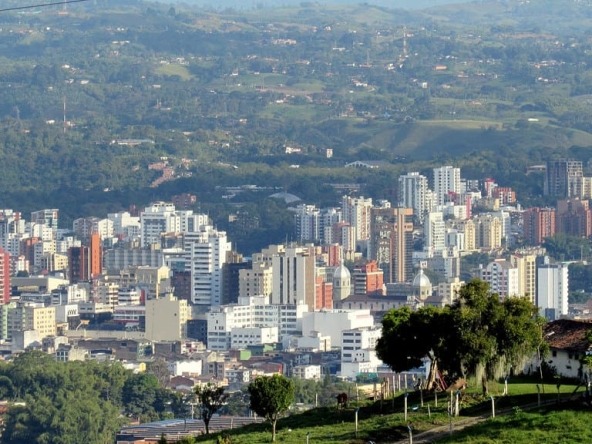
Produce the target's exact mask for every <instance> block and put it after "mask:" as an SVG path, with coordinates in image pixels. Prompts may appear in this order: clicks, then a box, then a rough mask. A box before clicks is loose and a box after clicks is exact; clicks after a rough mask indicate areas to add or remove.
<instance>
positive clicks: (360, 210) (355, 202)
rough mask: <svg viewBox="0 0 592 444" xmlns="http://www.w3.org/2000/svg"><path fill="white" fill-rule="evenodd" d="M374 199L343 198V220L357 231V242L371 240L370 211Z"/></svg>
mask: <svg viewBox="0 0 592 444" xmlns="http://www.w3.org/2000/svg"><path fill="white" fill-rule="evenodd" d="M371 209H372V198H367V199H365V198H364V197H363V196H362V197H350V196H343V199H342V207H341V211H342V213H343V220H344V221H345V222H348V223H349V224H350V225H351V226H352V227H354V228H355V230H356V241H367V240H368V239H370V220H371V217H370V210H371Z"/></svg>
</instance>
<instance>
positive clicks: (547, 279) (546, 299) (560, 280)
mask: <svg viewBox="0 0 592 444" xmlns="http://www.w3.org/2000/svg"><path fill="white" fill-rule="evenodd" d="M568 297H569V269H568V264H563V263H560V264H549V263H548V264H544V265H541V266H539V268H538V269H537V298H536V303H537V306H538V307H539V310H540V314H541V315H542V316H544V317H546V318H547V319H549V320H555V319H559V318H560V317H561V316H562V315H567V313H568Z"/></svg>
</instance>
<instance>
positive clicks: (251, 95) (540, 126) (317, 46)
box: [0, 0, 592, 219]
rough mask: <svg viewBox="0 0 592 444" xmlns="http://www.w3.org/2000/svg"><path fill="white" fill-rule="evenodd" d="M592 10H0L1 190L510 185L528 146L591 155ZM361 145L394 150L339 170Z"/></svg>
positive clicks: (66, 195) (29, 200)
mask: <svg viewBox="0 0 592 444" xmlns="http://www.w3.org/2000/svg"><path fill="white" fill-rule="evenodd" d="M591 10H592V9H591V8H590V5H588V4H587V3H586V2H572V1H570V0H563V1H561V2H551V3H549V1H547V0H538V1H532V2H528V3H526V4H522V3H521V2H496V1H485V2H479V3H478V4H473V3H464V4H457V5H448V4H447V5H443V6H442V5H441V6H434V7H432V8H430V9H424V10H421V11H417V10H413V11H412V10H409V11H403V10H400V9H390V8H388V7H386V6H374V5H368V4H359V3H356V4H342V5H335V4H331V5H329V4H326V3H314V2H310V3H298V4H297V5H292V4H290V3H287V2H282V5H281V7H277V8H275V7H274V8H267V7H266V8H261V9H245V10H241V11H237V10H223V11H218V10H213V9H207V10H205V9H200V8H193V7H190V6H188V5H187V4H175V5H174V6H170V5H168V4H167V5H163V4H159V3H143V2H137V1H132V0H126V1H115V0H106V1H104V2H101V4H100V7H99V6H98V5H95V4H94V2H87V3H81V4H76V5H72V6H70V7H69V8H68V9H67V10H66V11H64V10H63V8H61V7H51V8H45V9H39V10H30V11H25V12H22V13H16V12H15V13H6V14H3V15H1V16H0V35H1V36H2V39H1V40H0V50H1V54H2V62H3V63H2V68H0V84H2V86H3V87H2V88H1V89H0V97H1V99H2V100H0V128H2V131H1V132H0V160H1V162H0V187H2V189H3V190H5V193H4V205H5V206H14V205H16V204H18V205H20V206H21V207H24V208H23V210H24V211H27V210H29V209H30V208H34V207H36V206H38V205H40V202H44V205H45V204H47V205H52V206H60V207H61V208H63V207H64V205H65V206H66V208H64V210H63V211H64V212H63V214H64V216H65V217H66V219H67V218H68V217H69V216H68V215H72V216H74V215H76V216H79V215H81V214H80V211H82V212H84V213H86V214H88V212H98V213H102V212H106V211H111V210H114V209H119V208H124V207H126V206H127V205H129V204H131V203H136V204H138V205H142V204H144V203H146V202H147V201H149V200H153V199H156V198H160V199H168V198H170V195H171V194H174V193H178V192H182V191H188V190H189V191H193V192H196V193H197V194H198V195H199V199H200V203H201V205H203V206H208V205H210V206H212V205H213V206H220V201H221V197H222V195H224V193H225V191H224V187H228V186H236V185H243V184H253V183H255V184H259V183H260V182H261V183H264V184H265V185H266V186H270V187H279V188H283V189H285V190H287V191H290V192H292V193H295V194H301V195H302V196H303V197H306V198H307V199H309V200H311V201H315V200H316V199H325V201H328V202H329V203H331V202H335V201H336V200H337V199H338V198H339V193H337V192H332V191H328V190H326V189H325V190H323V191H324V192H321V189H320V187H319V182H321V183H326V182H329V180H330V182H343V181H348V180H349V181H354V182H357V183H359V184H362V187H363V189H362V190H361V192H363V193H365V194H366V195H370V196H373V197H376V198H391V197H392V195H393V193H394V190H393V188H392V184H393V183H396V178H397V176H398V174H400V173H401V172H404V171H405V170H407V171H408V170H411V169H429V168H431V167H433V166H434V165H435V164H436V163H441V162H454V163H457V164H458V165H461V166H462V167H463V170H464V171H463V175H466V176H467V177H469V178H472V177H480V175H482V174H487V175H492V176H501V177H502V178H504V179H506V180H507V183H505V185H508V186H512V185H514V186H516V185H521V184H522V182H523V181H524V179H523V178H520V176H521V175H523V172H524V169H525V167H526V166H527V165H528V164H529V163H531V162H541V161H544V160H545V159H547V158H549V157H552V156H567V155H569V156H572V157H575V158H578V159H580V160H584V161H587V160H588V158H589V147H590V146H591V143H590V142H591V140H592V135H591V134H592V123H591V122H592V100H590V97H592V96H591V94H592V76H591V75H590V73H589V70H588V66H589V64H590V63H592V60H590V57H591V56H590V54H592V42H590V40H589V38H588V35H587V29H588V25H589V18H590V17H591V16H592V14H591ZM551 18H552V19H553V20H551ZM551 22H552V23H551ZM567 23H569V26H568V25H567ZM328 149H331V150H332V157H328V156H327V152H328V151H327V150H328ZM501 153H505V154H504V156H500V154H501ZM162 158H166V160H165V161H164V162H165V163H166V165H161V162H163V160H162ZM359 159H362V160H373V159H374V160H376V159H380V160H385V161H387V162H390V164H391V167H390V168H387V169H386V170H385V172H384V174H383V175H381V176H380V177H377V176H376V175H372V174H369V173H368V172H363V171H356V172H352V171H351V170H349V171H347V172H344V171H343V170H342V168H343V165H345V164H346V163H348V162H351V161H354V160H359ZM225 165H230V166H232V167H233V168H232V170H228V168H227V167H225ZM255 165H257V166H255ZM296 167H298V168H296ZM254 168H255V169H256V170H260V169H269V168H271V170H270V171H269V174H268V176H265V180H263V176H261V175H256V174H253V169H254ZM516 180H519V181H522V182H520V183H517V182H516ZM533 180H534V179H533ZM253 181H254V182H253ZM315 183H316V186H313V184H315ZM539 185H540V184H539ZM539 185H537V184H536V183H534V182H533V183H531V184H529V186H528V187H523V189H524V190H528V192H527V193H525V195H524V196H520V197H521V198H523V199H526V200H528V199H537V198H538V194H537V193H538V191H537V187H538V186H539ZM217 187H218V188H217ZM305 191H306V192H307V193H310V194H308V195H305V194H304V193H303V192H305ZM77 196H79V197H77ZM90 196H92V199H93V201H94V202H93V204H92V205H89V200H88V199H89V197H90ZM245 196H247V195H246V194H243V197H245ZM250 197H251V198H252V199H253V200H255V201H258V202H260V201H261V198H260V197H256V196H252V195H251V196H250ZM233 199H234V198H233ZM232 203H238V204H242V203H244V202H242V201H241V202H236V201H233V202H229V204H232ZM212 211H214V212H216V210H212ZM221 212H222V213H224V211H222V210H221Z"/></svg>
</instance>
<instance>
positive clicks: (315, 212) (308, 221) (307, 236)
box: [294, 204, 321, 242]
mask: <svg viewBox="0 0 592 444" xmlns="http://www.w3.org/2000/svg"><path fill="white" fill-rule="evenodd" d="M320 219H321V212H320V210H319V209H318V208H317V207H316V206H314V205H306V204H301V205H298V206H297V207H296V213H295V214H294V221H295V225H296V238H297V239H298V241H299V242H307V241H308V242H315V241H318V240H320V238H321V221H320Z"/></svg>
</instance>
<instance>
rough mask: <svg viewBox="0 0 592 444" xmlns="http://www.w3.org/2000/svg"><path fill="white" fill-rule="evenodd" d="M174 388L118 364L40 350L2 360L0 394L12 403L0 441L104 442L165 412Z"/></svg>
mask: <svg viewBox="0 0 592 444" xmlns="http://www.w3.org/2000/svg"><path fill="white" fill-rule="evenodd" d="M170 396H171V395H170V392H169V391H168V390H165V389H164V388H162V387H161V386H160V385H159V384H158V381H157V379H156V378H155V377H154V376H153V375H148V374H144V375H134V374H133V373H132V372H130V371H129V370H125V369H124V368H123V367H122V366H121V365H120V364H119V363H97V362H92V361H90V362H70V363H61V362H56V361H55V359H53V358H52V357H51V356H49V355H47V354H45V353H42V352H37V351H32V352H26V353H23V354H22V355H20V356H18V357H17V358H15V359H14V360H13V361H12V362H9V363H2V364H0V397H1V398H2V399H3V400H8V401H9V402H11V403H12V402H14V404H12V405H11V407H10V408H9V410H8V413H7V414H6V416H5V418H4V430H3V432H2V436H1V437H0V443H2V444H4V443H7V444H8V443H11V444H12V443H16V444H43V443H56V444H62V443H63V444H66V443H71V444H104V443H107V442H112V441H113V436H114V435H115V433H116V432H117V430H118V429H119V428H120V427H121V426H122V425H123V424H124V423H125V422H126V419H125V418H124V417H123V416H122V413H124V414H126V415H130V416H134V417H136V418H141V419H142V420H153V419H160V418H163V417H165V415H166V412H165V410H166V408H167V404H168V400H169V399H170Z"/></svg>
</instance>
